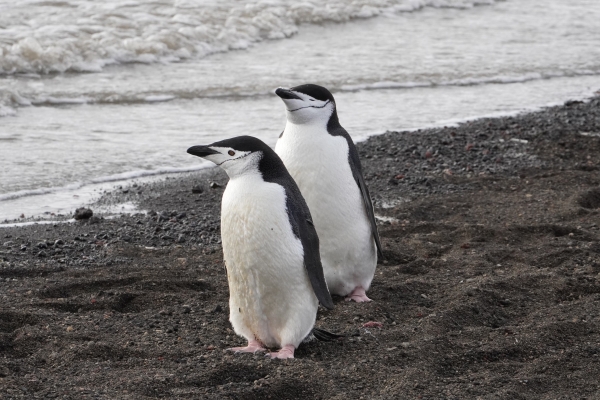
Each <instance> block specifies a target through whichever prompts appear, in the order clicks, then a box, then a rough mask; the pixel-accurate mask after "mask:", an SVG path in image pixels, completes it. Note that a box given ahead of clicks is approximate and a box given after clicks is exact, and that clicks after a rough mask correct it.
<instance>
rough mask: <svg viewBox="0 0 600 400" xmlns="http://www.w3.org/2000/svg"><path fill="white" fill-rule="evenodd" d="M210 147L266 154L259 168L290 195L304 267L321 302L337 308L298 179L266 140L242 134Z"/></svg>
mask: <svg viewBox="0 0 600 400" xmlns="http://www.w3.org/2000/svg"><path fill="white" fill-rule="evenodd" d="M210 146H218V147H231V148H233V149H235V150H239V151H252V152H256V151H260V152H262V157H261V159H260V161H259V164H258V170H259V171H260V173H261V174H262V177H263V179H264V181H265V182H271V183H276V184H278V185H280V186H283V188H284V189H285V196H286V208H287V214H288V218H289V221H290V224H291V226H292V230H293V232H294V235H295V236H296V237H297V238H298V239H300V242H301V243H302V247H303V249H304V268H306V272H307V274H308V279H309V280H310V284H311V286H312V288H313V291H314V292H315V295H316V296H317V299H318V300H319V302H320V303H321V304H322V305H323V306H324V307H326V308H328V309H330V310H331V309H332V308H333V300H332V299H331V295H330V294H329V289H327V283H326V282H325V276H324V275H323V266H322V264H321V254H320V252H319V237H318V236H317V231H316V230H315V226H314V224H313V221H312V217H311V216H310V210H309V209H308V206H307V205H306V201H305V200H304V197H302V193H300V189H298V185H296V181H294V179H293V178H292V176H291V175H290V173H289V172H288V170H287V168H286V167H285V165H284V164H283V161H281V158H279V156H278V155H277V154H276V153H275V151H273V149H271V148H270V147H269V146H267V145H266V144H265V143H264V142H263V141H262V140H260V139H257V138H255V137H252V136H238V137H235V138H231V139H226V140H222V141H220V142H215V143H213V144H211V145H210Z"/></svg>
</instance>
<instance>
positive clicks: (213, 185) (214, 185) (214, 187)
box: [208, 182, 221, 189]
mask: <svg viewBox="0 0 600 400" xmlns="http://www.w3.org/2000/svg"><path fill="white" fill-rule="evenodd" d="M208 186H210V188H211V189H217V188H220V187H221V185H219V184H218V183H217V182H211V183H210V184H209V185H208Z"/></svg>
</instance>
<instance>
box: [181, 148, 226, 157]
mask: <svg viewBox="0 0 600 400" xmlns="http://www.w3.org/2000/svg"><path fill="white" fill-rule="evenodd" d="M187 152H188V153H189V154H191V155H193V156H198V157H206V156H210V155H211V154H221V153H219V152H218V151H216V150H213V149H211V148H210V147H208V146H193V147H190V148H189V149H187Z"/></svg>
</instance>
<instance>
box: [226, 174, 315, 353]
mask: <svg viewBox="0 0 600 400" xmlns="http://www.w3.org/2000/svg"><path fill="white" fill-rule="evenodd" d="M284 204H285V190H284V189H283V187H281V186H279V185H277V184H273V183H268V182H264V181H263V180H262V178H261V176H260V175H256V176H244V177H243V178H238V179H232V180H230V181H229V183H228V185H227V188H226V189H225V192H224V193H223V203H222V212H221V234H222V240H223V254H224V258H225V265H226V267H227V278H228V282H229V292H230V300H229V305H230V320H231V323H232V325H233V327H234V329H235V331H236V333H238V334H240V335H242V336H244V337H246V338H247V339H248V340H252V339H258V340H259V341H261V342H262V343H263V344H265V345H266V346H268V347H281V346H284V345H287V344H293V345H294V346H296V347H297V346H298V344H299V343H300V342H301V341H302V339H304V338H305V337H306V336H307V335H308V334H309V333H310V331H311V329H312V327H313V325H314V322H315V318H316V312H317V306H318V301H317V298H316V296H315V294H314V292H313V290H312V287H311V285H310V281H309V280H308V275H307V273H306V271H305V268H304V261H303V260H304V259H303V255H304V252H303V249H302V245H301V242H300V240H299V239H298V238H296V237H295V236H294V233H293V232H292V229H291V226H290V224H289V219H288V216H287V213H286V210H285V207H284V206H283V205H284Z"/></svg>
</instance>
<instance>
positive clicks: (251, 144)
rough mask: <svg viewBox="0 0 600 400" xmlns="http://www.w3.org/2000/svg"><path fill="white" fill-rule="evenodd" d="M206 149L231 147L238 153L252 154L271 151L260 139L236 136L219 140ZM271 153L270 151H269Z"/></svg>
mask: <svg viewBox="0 0 600 400" xmlns="http://www.w3.org/2000/svg"><path fill="white" fill-rule="evenodd" d="M207 147H231V148H232V149H234V150H238V151H250V152H252V153H254V152H256V151H263V152H264V151H265V150H267V149H268V150H271V148H270V147H269V146H267V145H266V144H265V142H263V141H262V140H260V139H257V138H255V137H252V136H237V137H233V138H230V139H225V140H220V141H218V142H214V143H213V144H210V145H208V146H207ZM271 151H272V150H271Z"/></svg>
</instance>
